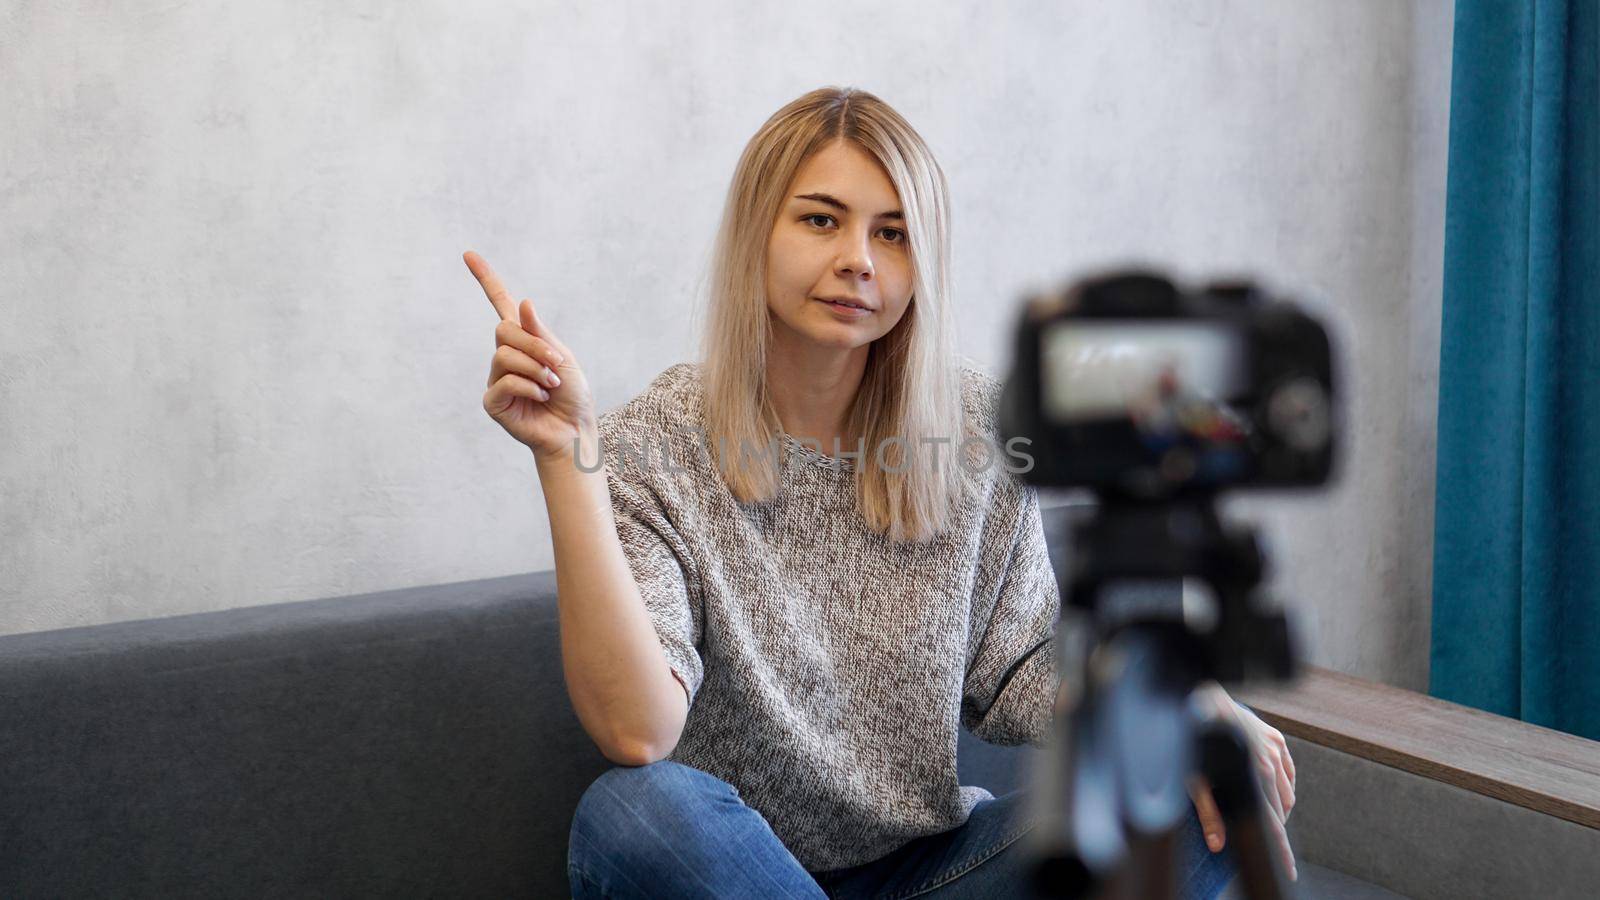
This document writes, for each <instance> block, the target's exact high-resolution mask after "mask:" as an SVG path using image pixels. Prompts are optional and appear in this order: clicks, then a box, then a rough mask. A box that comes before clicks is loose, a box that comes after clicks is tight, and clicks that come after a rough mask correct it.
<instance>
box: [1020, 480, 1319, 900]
mask: <svg viewBox="0 0 1600 900" xmlns="http://www.w3.org/2000/svg"><path fill="white" fill-rule="evenodd" d="M1073 538H1074V547H1075V550H1076V553H1075V559H1074V565H1073V568H1072V575H1071V581H1070V585H1063V590H1062V597H1063V598H1064V608H1063V610H1062V613H1063V615H1062V620H1061V627H1060V628H1059V629H1058V631H1057V642H1058V643H1057V650H1058V656H1057V659H1058V660H1059V661H1060V670H1061V673H1062V676H1063V680H1064V683H1066V684H1067V685H1068V686H1069V688H1071V689H1072V690H1073V691H1074V693H1073V696H1072V702H1071V704H1070V709H1069V712H1068V714H1067V715H1064V716H1061V717H1060V718H1059V719H1058V721H1057V724H1056V727H1057V729H1058V731H1057V733H1056V740H1055V741H1054V742H1053V745H1052V747H1051V750H1052V752H1053V753H1054V754H1055V756H1056V758H1055V759H1052V760H1050V762H1049V764H1048V765H1047V766H1046V768H1045V770H1044V777H1043V780H1044V784H1043V786H1042V788H1043V791H1042V794H1041V795H1040V796H1041V800H1042V801H1043V803H1044V807H1043V808H1042V809H1041V811H1040V812H1041V817H1042V818H1041V822H1040V825H1039V826H1038V827H1036V828H1035V829H1033V836H1032V838H1031V842H1032V844H1033V847H1034V852H1035V854H1036V868H1035V879H1034V883H1033V885H1032V887H1033V891H1034V895H1035V896H1038V897H1104V898H1113V897H1114V898H1121V897H1139V898H1146V897H1150V898H1166V897H1173V896H1175V890H1176V885H1174V883H1173V877H1172V860H1173V856H1174V851H1175V846H1176V844H1175V838H1176V832H1177V829H1178V828H1179V826H1180V825H1181V824H1182V822H1183V821H1184V819H1186V818H1187V816H1188V815H1189V808H1190V806H1191V804H1192V800H1191V798H1190V796H1189V793H1188V788H1187V783H1188V779H1189V777H1190V776H1191V775H1192V774H1194V773H1199V774H1201V775H1203V776H1204V777H1205V778H1206V780H1207V781H1208V782H1209V783H1210V785H1211V790H1212V794H1213V796H1214V797H1215V798H1216V801H1217V808H1218V810H1219V811H1220V812H1221V814H1222V816H1223V819H1224V822H1225V827H1226V829H1227V839H1228V844H1229V847H1230V848H1231V849H1232V852H1233V855H1234V857H1235V859H1236V860H1237V861H1238V865H1239V877H1240V881H1241V886H1242V887H1243V889H1244V891H1245V894H1246V896H1248V897H1251V898H1277V897H1284V896H1288V895H1289V886H1288V878H1287V874H1286V872H1285V871H1284V869H1283V866H1282V863H1280V862H1278V861H1277V859H1276V856H1275V854H1274V853H1273V852H1271V850H1270V848H1269V847H1268V843H1267V837H1268V835H1267V828H1268V827H1269V826H1268V824H1267V820H1266V819H1265V817H1266V816H1269V815H1271V814H1272V813H1271V810H1270V809H1269V808H1268V807H1267V805H1266V802H1265V800H1264V798H1263V796H1262V794H1261V793H1260V790H1261V789H1260V787H1259V786H1258V785H1257V784H1256V780H1255V776H1254V773H1253V772H1252V771H1251V767H1250V759H1249V751H1248V748H1247V747H1246V744H1245V738H1244V736H1243V735H1242V734H1241V733H1240V731H1239V729H1238V727H1237V726H1235V725H1233V724H1231V723H1226V722H1223V721H1219V720H1206V719H1202V718H1201V717H1200V716H1199V714H1198V713H1197V712H1196V711H1195V710H1194V709H1193V708H1192V707H1191V705H1190V703H1189V695H1190V692H1191V691H1193V689H1194V688H1195V687H1196V686H1197V685H1199V683H1200V682H1202V681H1204V680H1206V679H1215V680H1217V681H1218V682H1220V683H1224V684H1228V683H1236V682H1239V681H1242V680H1244V678H1245V676H1246V674H1247V673H1259V675H1261V676H1262V677H1265V678H1267V679H1270V680H1277V681H1286V680H1288V679H1291V678H1292V677H1294V674H1295V665H1296V660H1295V654H1294V651H1293V648H1291V647H1290V643H1289V631H1288V622H1287V620H1286V618H1285V616H1284V614H1283V612H1282V611H1281V610H1267V609H1261V608H1259V607H1258V604H1257V603H1256V594H1255V589H1256V586H1257V585H1258V584H1259V582H1260V580H1261V574H1262V568H1263V561H1262V556H1261V553H1260V550H1259V548H1258V547H1257V543H1256V537H1255V533H1254V531H1252V530H1251V529H1249V528H1237V529H1233V530H1231V531H1228V530H1225V529H1224V527H1223V525H1222V523H1221V522H1220V521H1219V520H1218V518H1217V514H1216V510H1215V507H1214V505H1213V502H1212V496H1211V495H1210V494H1192V495H1188V496H1181V497H1178V498H1176V499H1171V500H1164V501H1140V500H1134V499H1130V498H1127V497H1123V496H1105V497H1102V502H1101V503H1100V505H1099V507H1098V509H1097V510H1096V511H1095V514H1094V515H1093V516H1091V517H1090V518H1088V519H1087V520H1086V521H1083V522H1080V523H1077V524H1076V525H1075V526H1074V529H1073ZM1185 577H1194V578H1198V579H1200V580H1202V581H1204V582H1206V583H1207V584H1209V586H1210V587H1211V589H1212V591H1213V593H1214V596H1215V598H1216V601H1217V602H1216V609H1215V617H1214V620H1213V622H1214V625H1213V627H1211V628H1209V629H1202V628H1197V627H1196V626H1194V625H1193V624H1192V623H1190V622H1188V621H1186V620H1185V618H1184V614H1183V610H1182V609H1181V606H1180V605H1179V604H1175V603H1165V604H1163V603H1159V602H1152V601H1151V598H1150V595H1149V594H1148V593H1145V594H1143V595H1140V594H1139V593H1138V591H1137V590H1136V589H1130V588H1136V587H1137V586H1138V584H1139V582H1141V581H1149V580H1151V579H1163V580H1166V581H1168V583H1170V580H1172V579H1179V578H1185ZM1074 611H1075V612H1076V613H1077V614H1078V618H1080V619H1087V620H1088V621H1087V623H1086V626H1085V627H1082V628H1078V629H1071V628H1068V627H1067V626H1068V623H1069V617H1068V615H1067V614H1068V613H1069V612H1074ZM1074 669H1076V670H1077V671H1076V679H1077V680H1075V681H1074V680H1072V678H1073V677H1074V671H1073V670H1074Z"/></svg>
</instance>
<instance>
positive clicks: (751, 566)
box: [465, 88, 1293, 897]
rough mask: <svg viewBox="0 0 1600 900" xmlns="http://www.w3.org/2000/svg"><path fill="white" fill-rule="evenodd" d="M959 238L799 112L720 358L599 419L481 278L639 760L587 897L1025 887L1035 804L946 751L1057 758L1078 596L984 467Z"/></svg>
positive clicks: (1012, 494) (898, 166) (530, 322)
mask: <svg viewBox="0 0 1600 900" xmlns="http://www.w3.org/2000/svg"><path fill="white" fill-rule="evenodd" d="M948 234H949V207H948V202H947V196H946V186H945V180H944V176H943V173H942V172H941V171H940V169H939V167H938V165H937V163H936V162H935V161H934V159H933V157H932V154H931V153H930V152H929V150H928V148H927V147H926V145H925V144H924V143H923V141H922V140H921V138H920V137H919V136H918V135H917V134H916V132H915V131H913V130H912V129H911V127H910V126H909V125H908V124H906V122H905V121H904V120H903V119H902V118H901V117H900V116H899V115H898V114H897V113H895V112H894V111H893V110H892V109H890V108H889V107H888V106H887V105H886V104H884V103H883V102H882V101H880V100H879V99H878V98H876V97H874V96H873V95H871V94H869V93H866V92H863V91H857V90H840V89H833V88H825V89H820V90H817V91H813V92H811V93H808V94H806V95H805V96H802V97H800V98H798V99H797V100H795V101H794V102H792V103H790V104H788V105H787V106H785V107H784V108H783V109H781V110H779V111H778V112H777V113H775V114H774V115H773V116H772V117H771V118H770V119H769V120H768V121H767V122H766V123H765V124H764V125H763V126H762V128H761V129H760V130H759V131H758V132H757V134H756V135H755V136H754V137H753V138H752V139H751V141H750V143H749V144H748V146H746V148H745V150H744V153H743V155H742V156H741V158H740V160H739V163H738V167H737V169H736V171H735V174H734V178H733V183H732V185H731V188H730V190H729V193H728V197H727V204H726V208H725V209H724V214H723V224H722V228H721V231H720V233H719V235H718V238H717V243H716V249H715V253H714V263H713V265H714V272H713V278H712V289H711V301H710V304H709V313H710V315H709V318H708V320H707V323H706V329H705V332H704V344H703V347H702V354H701V355H702V360H703V361H702V362H700V363H697V364H689V363H680V364H678V365H674V366H672V367H669V368H668V369H667V370H666V371H664V372H662V373H661V374H660V375H658V376H657V377H656V378H655V380H654V381H652V382H651V384H650V385H649V387H648V388H647V389H646V390H645V391H644V392H643V393H642V394H641V395H639V396H638V397H635V398H634V399H632V400H631V401H629V402H628V403H626V404H624V405H622V406H621V407H619V408H617V409H614V410H612V411H610V412H607V413H606V414H605V415H603V416H598V417H597V416H596V415H595V413H594V410H593V408H592V402H591V398H590V395H589V390H588V386H587V382H586V381H585V378H584V374H583V371H582V369H581V368H580V367H579V365H578V361H577V359H576V358H575V357H574V354H573V353H572V351H571V350H570V349H568V348H567V347H566V346H565V345H564V344H563V343H562V342H561V341H560V340H559V339H558V338H557V337H556V336H555V335H554V334H553V333H552V332H551V331H550V329H549V328H548V327H546V326H545V325H544V324H543V323H542V322H541V321H540V320H539V318H538V316H537V315H536V314H535V312H534V309H533V305H532V303H531V302H530V301H527V300H523V301H522V302H521V303H520V304H515V305H514V304H513V301H512V300H511V298H510V295H509V294H507V293H506V291H505V289H504V288H503V287H502V286H501V285H500V282H499V280H498V279H497V278H496V277H495V275H494V274H493V272H492V271H491V270H490V269H489V268H488V266H487V264H486V263H484V262H483V260H482V259H481V258H480V257H478V256H477V255H476V254H474V253H471V252H468V253H467V254H466V255H465V260H466V262H467V265H468V267H469V268H470V269H471V270H472V272H473V274H474V275H475V276H476V277H477V278H478V279H479V281H480V283H481V284H482V285H483V287H484V289H485V291H486V292H487V293H488V295H489V299H490V300H491V302H492V303H493V304H494V306H495V308H496V310H497V311H498V312H499V313H500V316H501V319H502V321H501V322H500V324H499V326H497V329H496V342H497V345H498V346H497V348H496V351H495V356H494V361H493V363H492V365H491V368H490V373H489V388H488V391H487V392H486V393H485V395H484V408H485V410H486V411H487V412H488V413H489V414H490V415H491V416H492V417H493V418H494V419H495V420H496V421H498V422H499V423H500V424H501V425H502V426H503V427H504V428H505V429H506V430H507V431H508V432H509V433H510V434H511V435H512V436H513V437H515V438H516V439H517V440H519V441H521V442H523V443H525V444H527V445H528V446H529V447H530V448H532V450H533V452H534V457H535V460H536V465H537V468H538V471H539V479H540V483H541V486H542V488H543V491H544V496H545V502H546V506H547V509H548V512H549V516H550V522H551V533H552V539H553V543H554V549H555V557H556V565H555V569H556V579H557V586H558V593H559V597H560V599H559V605H560V616H561V622H560V627H561V638H562V662H563V666H564V672H565V675H566V679H567V687H568V691H569V693H570V695H571V698H572V702H573V706H574V709H575V710H576V712H577V714H578V718H579V721H580V722H581V723H582V724H583V726H584V728H585V730H586V731H587V732H588V733H589V735H590V736H591V737H592V738H593V739H594V741H595V743H596V744H597V745H598V746H599V748H600V750H601V752H602V753H604V754H605V756H606V757H607V758H608V759H610V760H611V761H613V762H616V763H618V766H617V767H616V768H614V769H611V770H610V771H608V772H606V773H605V774H604V775H602V776H601V777H600V778H599V779H597V780H596V781H595V783H594V784H593V785H591V786H590V788H589V789H588V791H586V793H585V794H584V796H583V799H582V801H581V802H580V804H579V807H578V811H577V814H576V816H575V817H574V820H573V823H572V829H571V834H570V855H569V873H570V876H571V881H572V890H573V894H574V895H575V896H578V897H588V896H637V897H669V896H706V895H713V896H805V897H821V896H876V895H893V896H920V895H923V894H929V895H938V896H1010V895H1014V894H1016V893H1018V891H1019V889H1020V884H1021V882H1020V879H1022V878H1024V877H1025V876H1026V872H1025V871H1024V867H1025V865H1026V863H1027V857H1026V855H1025V854H1024V853H1023V849H1024V844H1023V843H1019V842H1018V839H1019V838H1020V837H1021V836H1022V835H1023V834H1024V833H1026V831H1027V830H1028V827H1029V825H1030V821H1029V817H1028V815H1027V811H1026V810H1025V808H1024V807H1025V804H1026V802H1027V801H1026V798H1025V797H1024V796H1023V794H1022V792H1016V793H1013V794H1008V795H1006V796H1003V797H999V798H996V797H993V796H992V795H991V794H990V793H989V792H987V791H985V790H983V789H981V788H976V787H967V786H962V785H960V784H959V783H958V781H957V778H956V737H957V729H958V728H959V727H962V726H964V727H966V728H968V729H969V730H971V731H972V732H973V734H975V735H976V736H977V737H979V738H981V739H983V740H986V741H990V742H992V743H998V744H1019V743H1024V742H1031V743H1035V744H1037V743H1042V742H1043V741H1044V740H1045V737H1046V732H1047V730H1048V726H1049V724H1050V721H1051V714H1052V711H1053V706H1054V696H1053V695H1054V693H1055V687H1056V684H1057V682H1058V677H1057V674H1056V672H1057V669H1056V663H1055V651H1054V641H1053V640H1052V635H1053V634H1054V621H1055V618H1056V615H1057V613H1058V611H1059V605H1060V596H1059V590H1058V587H1057V584H1056V579H1055V575H1054V572H1053V570H1052V569H1051V567H1050V563H1049V558H1048V553H1047V547H1046V544H1045V539H1044V532H1043V526H1042V524H1041V519H1040V512H1039V505H1038V500H1037V497H1036V495H1035V493H1034V491H1033V490H1032V489H1031V488H1029V487H1028V486H1026V485H1024V484H1023V483H1022V482H1021V481H1020V480H1019V479H1017V478H1016V477H1015V476H1014V475H1013V474H1012V472H1011V471H1010V470H1011V468H1012V466H1013V460H1011V459H1007V458H1005V456H1004V454H1003V452H999V448H998V447H995V446H994V445H993V444H992V443H986V442H987V441H992V438H993V436H994V434H995V418H994V417H995V409H994V406H995V401H996V399H997V395H998V389H999V383H998V382H997V381H996V380H995V379H994V378H992V377H990V376H988V375H986V374H984V373H982V372H980V371H979V370H978V369H976V368H975V367H973V366H971V365H968V364H966V363H965V362H961V361H959V360H958V358H957V356H956V353H955V350H954V340H953V331H952V326H953V310H952V308H951V304H950V300H949V297H948V274H947V262H946V261H947V259H948ZM824 450H831V451H832V452H831V453H824V452H823V451H824ZM986 463H987V464H986ZM1205 696H1206V697H1208V698H1210V700H1211V702H1214V703H1216V705H1217V708H1218V710H1219V711H1223V710H1225V711H1226V712H1227V714H1230V715H1234V716H1236V717H1237V718H1239V719H1240V721H1241V723H1242V724H1245V725H1246V732H1247V734H1249V735H1250V736H1251V739H1252V745H1253V748H1254V749H1255V751H1256V757H1257V764H1258V766H1263V765H1264V767H1263V769H1262V771H1263V775H1264V776H1265V775H1266V774H1267V770H1269V769H1270V770H1272V775H1273V779H1272V783H1273V789H1272V790H1271V791H1269V794H1271V796H1272V798H1273V802H1274V811H1275V812H1276V813H1277V817H1276V818H1277V820H1278V824H1279V825H1280V830H1281V821H1282V818H1283V816H1285V815H1286V814H1287V811H1288V808H1289V806H1291V805H1292V803H1293V793H1292V779H1293V769H1292V763H1290V762H1289V759H1288V754H1287V750H1286V749H1284V748H1283V747H1282V737H1281V735H1277V733H1276V732H1275V731H1273V730H1272V729H1270V728H1268V727H1267V726H1266V725H1265V724H1264V723H1260V721H1259V720H1256V719H1255V718H1254V717H1253V716H1251V715H1249V713H1248V711H1246V710H1244V709H1243V707H1239V706H1237V704H1233V703H1231V702H1229V701H1226V700H1225V695H1221V694H1220V688H1216V689H1215V691H1211V692H1208V693H1207V694H1206V695H1205ZM1269 759H1270V761H1268V760H1269ZM1279 788H1282V790H1280V789H1279ZM1192 792H1193V795H1194V797H1195V803H1196V808H1197V816H1196V818H1194V819H1193V820H1191V821H1190V822H1189V830H1188V831H1187V832H1185V837H1184V839H1183V840H1184V841H1185V842H1186V843H1185V844H1184V845H1183V846H1182V847H1181V848H1180V852H1181V853H1182V854H1183V856H1182V861H1181V865H1180V869H1179V871H1178V872H1177V878H1178V880H1179V882H1180V884H1181V885H1182V887H1183V891H1184V896H1193V897H1210V896H1214V895H1215V894H1216V892H1217V891H1219V890H1220V889H1221V887H1222V884H1223V883H1225V882H1226V880H1227V879H1228V877H1229V876H1230V875H1231V873H1232V866H1231V861H1230V860H1229V858H1228V857H1227V856H1226V855H1219V856H1213V855H1212V852H1209V851H1208V850H1207V849H1206V848H1205V846H1204V844H1203V843H1202V840H1203V839H1202V837H1201V828H1202V823H1203V824H1204V827H1205V829H1206V830H1207V831H1208V832H1212V831H1217V830H1219V828H1220V819H1219V818H1218V817H1217V816H1216V811H1215V807H1214V805H1212V804H1211V803H1210V795H1209V792H1208V791H1206V790H1205V788H1204V785H1203V784H1199V783H1197V784H1196V785H1195V786H1194V788H1193V791H1192ZM1217 848H1218V849H1220V845H1217ZM1283 848H1284V850H1285V851H1286V850H1287V843H1286V842H1285V843H1283Z"/></svg>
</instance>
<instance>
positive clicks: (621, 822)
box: [572, 759, 712, 844]
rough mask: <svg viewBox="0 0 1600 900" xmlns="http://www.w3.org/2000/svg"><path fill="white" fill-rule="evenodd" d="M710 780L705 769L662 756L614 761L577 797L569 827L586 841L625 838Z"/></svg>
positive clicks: (684, 802) (686, 800)
mask: <svg viewBox="0 0 1600 900" xmlns="http://www.w3.org/2000/svg"><path fill="white" fill-rule="evenodd" d="M711 780H712V779H711V776H709V775H707V774H706V773H704V772H700V771H697V770H695V769H691V768H689V767H688V766H685V765H683V764H682V763H676V762H673V761H671V760H666V759H663V760H657V761H656V762H653V763H650V764H649V765H644V766H614V767H612V768H610V769H607V770H606V771H605V772H602V773H601V774H600V777H599V778H596V779H595V780H594V781H593V782H592V783H591V784H590V785H589V787H588V788H587V789H585V790H584V792H583V796H581V797H579V798H578V808H577V810H576V811H575V812H574V813H573V817H572V831H573V833H574V834H576V835H581V836H582V837H583V838H586V839H587V841H588V843H590V844H594V843H597V842H599V841H601V840H604V841H606V842H607V843H615V842H617V841H619V840H621V841H625V840H626V839H627V838H626V832H628V831H630V830H632V829H634V828H638V827H640V826H641V823H642V822H644V821H646V820H649V819H651V818H659V817H661V816H664V815H670V814H672V813H673V812H675V811H677V810H678V809H679V808H681V807H682V806H684V805H687V804H689V803H691V802H692V801H693V800H694V795H695V794H696V793H697V792H700V791H703V790H705V789H706V787H707V783H709V782H710V781H711Z"/></svg>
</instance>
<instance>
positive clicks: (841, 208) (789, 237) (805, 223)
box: [766, 141, 911, 350]
mask: <svg viewBox="0 0 1600 900" xmlns="http://www.w3.org/2000/svg"><path fill="white" fill-rule="evenodd" d="M904 224H905V223H904V221H903V218H902V216H901V213H900V198H899V196H898V195H897V194H895V190H894V183H893V182H891V181H890V180H889V176H888V174H887V173H886V172H884V170H883V168H882V167H881V166H879V165H878V162H877V160H875V159H873V158H872V157H871V156H869V155H868V154H867V152H866V151H865V150H862V149H861V148H860V147H859V146H857V145H856V144H854V143H851V142H849V141H836V142H835V143H833V144H831V145H829V146H828V147H826V148H824V149H822V150H820V151H818V152H817V153H816V154H815V155H813V156H812V157H811V158H810V159H808V160H806V162H805V163H804V164H802V165H801V167H800V171H798V172H797V173H795V178H794V182H793V184H792V186H791V189H790V190H789V191H788V192H787V196H786V197H785V198H784V201H783V205H782V206H781V207H780V208H779V211H778V218H777V220H776V221H775V222H773V224H772V235H771V237H770V238H769V239H768V240H767V279H766V281H767V309H768V311H769V312H770V313H771V314H772V316H773V318H774V323H773V325H774V331H775V333H776V334H777V337H778V339H780V340H781V339H784V338H785V337H788V338H793V337H799V338H801V339H802V340H806V341H810V342H812V343H816V344H821V345H824V346H828V347H836V348H839V349H843V350H850V349H854V348H857V347H864V346H866V345H867V344H870V343H872V342H873V341H875V340H877V339H878V338H880V337H883V336H884V335H885V334H888V333H889V330H890V329H892V328H894V326H895V323H897V322H899V321H900V317H901V316H903V315H905V311H906V307H907V306H909V305H910V301H911V247H910V244H909V243H908V236H907V234H906V231H905V229H904V228H903V225H904ZM824 297H835V298H843V299H846V300H849V301H850V302H852V303H855V304H857V305H859V306H862V307H865V311H854V310H849V309H841V308H839V307H837V306H834V305H832V304H829V303H826V302H824V301H823V300H822V299H821V298H824Z"/></svg>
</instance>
